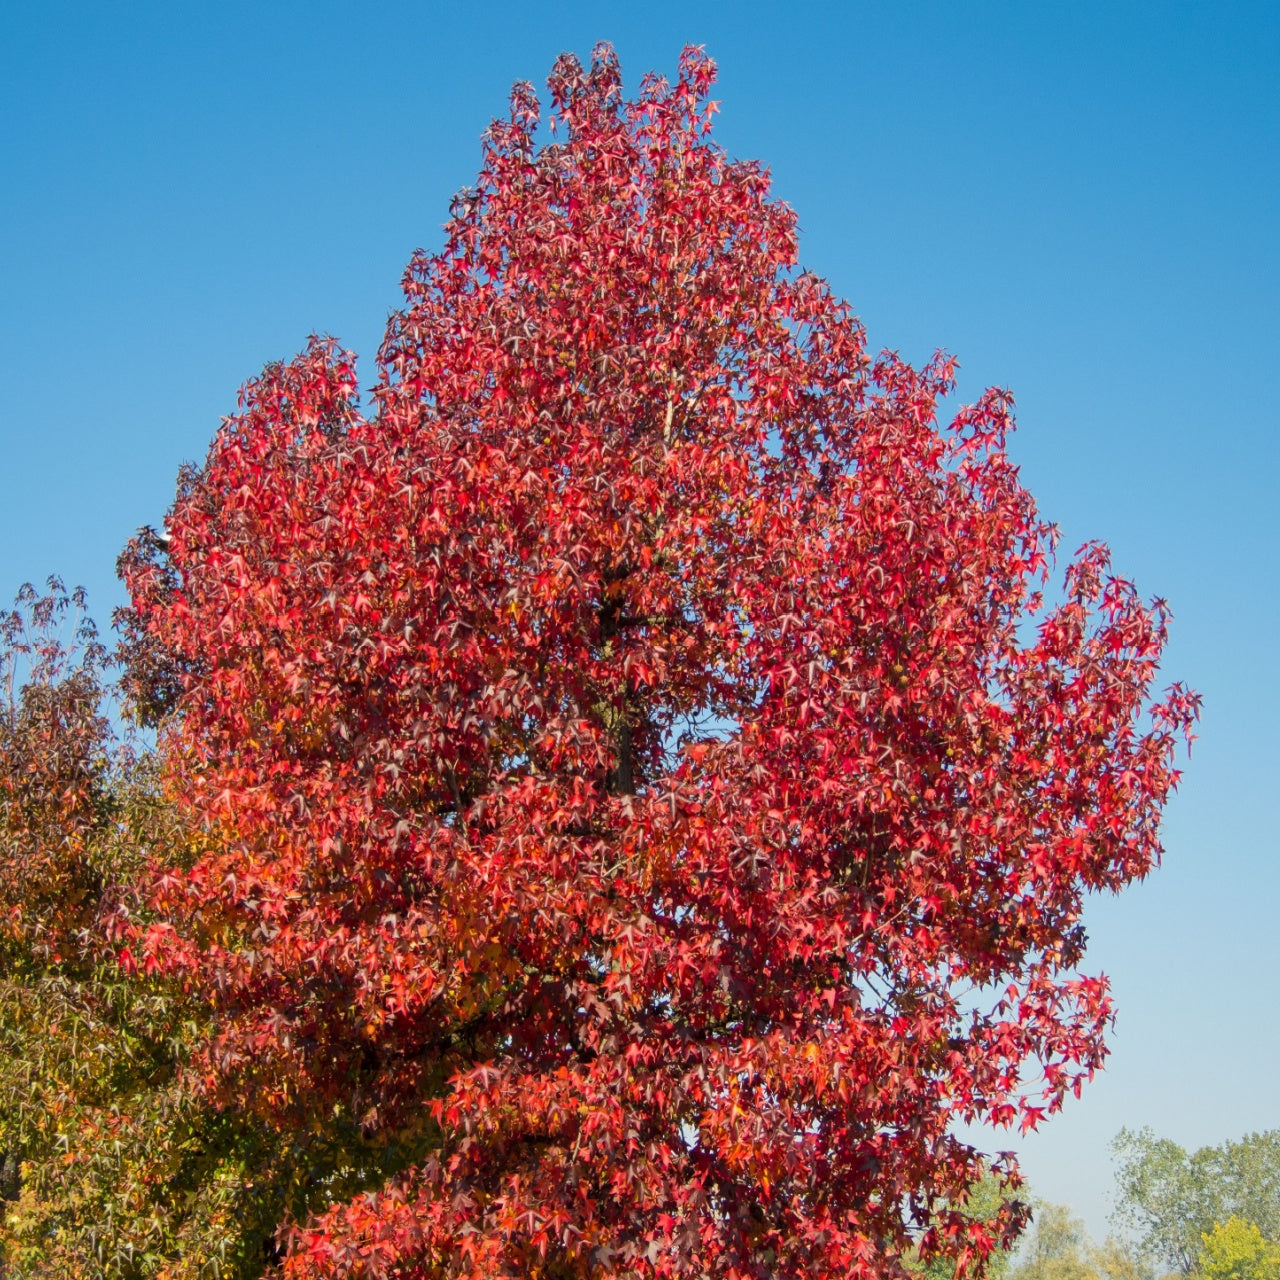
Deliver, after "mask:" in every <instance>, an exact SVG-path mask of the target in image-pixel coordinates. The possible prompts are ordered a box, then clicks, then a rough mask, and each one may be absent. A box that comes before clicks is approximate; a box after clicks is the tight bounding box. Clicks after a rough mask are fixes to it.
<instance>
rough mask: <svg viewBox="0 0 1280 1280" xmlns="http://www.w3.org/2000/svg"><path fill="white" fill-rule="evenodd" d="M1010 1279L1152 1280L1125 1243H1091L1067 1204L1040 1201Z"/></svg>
mask: <svg viewBox="0 0 1280 1280" xmlns="http://www.w3.org/2000/svg"><path fill="white" fill-rule="evenodd" d="M1008 1280H1151V1275H1150V1270H1149V1268H1148V1267H1146V1266H1145V1264H1144V1263H1143V1261H1142V1260H1141V1259H1140V1258H1138V1257H1136V1256H1135V1255H1134V1254H1133V1252H1132V1251H1131V1250H1129V1249H1128V1248H1126V1247H1125V1245H1123V1244H1122V1243H1120V1242H1118V1241H1116V1240H1112V1239H1108V1240H1107V1241H1106V1243H1105V1244H1102V1245H1097V1244H1095V1243H1094V1242H1093V1241H1092V1240H1090V1238H1089V1236H1088V1233H1087V1232H1086V1230H1085V1226H1084V1223H1083V1222H1082V1221H1081V1220H1080V1219H1079V1218H1077V1217H1075V1216H1074V1215H1073V1214H1072V1213H1071V1210H1070V1209H1068V1208H1067V1207H1066V1205H1060V1204H1048V1203H1046V1202H1045V1201H1038V1202H1037V1203H1036V1205H1035V1208H1034V1212H1033V1215H1032V1227H1031V1231H1030V1232H1029V1233H1028V1235H1027V1237H1026V1239H1025V1241H1024V1242H1023V1245H1022V1248H1021V1249H1020V1250H1019V1252H1018V1254H1017V1258H1016V1262H1015V1264H1014V1266H1013V1267H1012V1268H1011V1270H1010V1271H1009V1273H1008Z"/></svg>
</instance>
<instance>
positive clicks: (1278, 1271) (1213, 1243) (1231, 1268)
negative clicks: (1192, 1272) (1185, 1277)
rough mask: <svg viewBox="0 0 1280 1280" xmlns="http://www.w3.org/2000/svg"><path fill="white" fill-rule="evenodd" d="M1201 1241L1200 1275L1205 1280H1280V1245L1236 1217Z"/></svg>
mask: <svg viewBox="0 0 1280 1280" xmlns="http://www.w3.org/2000/svg"><path fill="white" fill-rule="evenodd" d="M1201 1240H1202V1241H1203V1244H1202V1246H1201V1250H1200V1257H1199V1260H1198V1262H1197V1266H1196V1273H1197V1274H1198V1275H1199V1276H1201V1277H1202V1278H1203V1280H1280V1243H1277V1242H1276V1241H1274V1240H1268V1239H1267V1238H1266V1236H1264V1235H1263V1234H1262V1231H1261V1230H1260V1229H1259V1227H1258V1226H1257V1225H1256V1224H1255V1223H1252V1222H1246V1221H1245V1220H1244V1219H1243V1218H1238V1217H1234V1216H1233V1217H1230V1218H1228V1219H1227V1220H1226V1222H1223V1223H1215V1224H1214V1228H1213V1230H1212V1231H1208V1232H1205V1233H1204V1234H1203V1235H1202V1236H1201Z"/></svg>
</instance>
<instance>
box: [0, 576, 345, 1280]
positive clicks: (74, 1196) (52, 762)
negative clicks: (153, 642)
mask: <svg viewBox="0 0 1280 1280" xmlns="http://www.w3.org/2000/svg"><path fill="white" fill-rule="evenodd" d="M110 674H111V671H110V666H109V663H108V661H107V655H106V654H105V652H104V650H103V648H102V646H101V645H100V644H99V642H98V640H97V637H96V634H95V632H94V630H93V628H92V626H91V624H89V623H88V621H87V619H86V618H85V615H84V612H83V600H82V599H81V598H80V596H79V595H78V594H76V593H68V592H66V591H65V590H64V589H63V588H62V585H61V584H60V583H58V582H57V581H53V582H51V584H50V590H49V591H48V593H46V594H45V595H38V594H37V593H36V592H35V591H33V590H32V589H31V588H29V587H27V588H24V589H23V591H22V593H21V594H20V596H19V599H18V601H17V603H16V606H15V608H14V609H13V610H12V611H11V612H9V613H8V614H5V615H2V616H0V687H2V688H3V701H2V702H0V1152H3V1184H2V1185H0V1191H2V1192H3V1203H2V1204H0V1275H12V1276H14V1277H40V1278H41V1280H88V1278H89V1277H108V1276H110V1277H116V1278H118V1280H124V1278H137V1280H141V1277H156V1276H163V1277H167V1278H168V1280H179V1278H180V1277H181V1278H189V1280H195V1277H210V1276H218V1277H221V1278H222V1280H232V1278H234V1277H246V1278H247V1277H251V1276H259V1275H261V1274H262V1273H263V1270H264V1267H266V1266H267V1265H268V1264H269V1263H270V1261H271V1260H272V1258H273V1257H274V1256H275V1252H276V1247H275V1235H276V1229H277V1227H278V1225H279V1223H280V1221H281V1219H282V1218H283V1217H284V1216H286V1215H287V1214H288V1213H289V1212H290V1211H292V1212H294V1213H305V1212H306V1211H307V1209H308V1207H309V1202H308V1201H307V1200H306V1199H305V1197H304V1196H302V1195H300V1193H299V1185H300V1184H301V1185H302V1186H303V1187H306V1186H308V1185H309V1181H310V1177H311V1176H312V1173H311V1171H310V1170H308V1169H307V1168H306V1167H305V1165H304V1166H303V1167H301V1168H299V1167H298V1161H297V1158H296V1153H295V1152H294V1151H293V1150H292V1149H291V1146H290V1144H289V1143H287V1142H284V1143H282V1142H279V1141H272V1140H271V1139H272V1136H273V1135H270V1134H266V1135H264V1134H263V1133H262V1132H261V1131H260V1130H258V1129H256V1128H255V1127H254V1126H253V1125H252V1124H251V1123H248V1122H247V1121H246V1119H245V1117H244V1116H242V1115H239V1114H237V1113H236V1112H235V1111H234V1110H231V1109H227V1108H221V1109H219V1108H215V1107H213V1106H212V1105H211V1104H210V1103H209V1101H208V1100H207V1099H206V1098H204V1097H203V1096H202V1094H201V1092H200V1090H199V1089H198V1088H195V1087H193V1086H194V1083H195V1082H193V1081H192V1080H191V1078H190V1076H189V1073H188V1072H187V1070H186V1068H187V1063H188V1050H189V1048H190V1046H191V1044H192V1043H193V1042H203V1041H204V1040H205V1039H207V1038H208V1037H209V1036H210V1035H212V1034H213V1030H212V1029H211V1028H210V1026H209V1024H208V1002H207V1000H205V999H204V998H203V996H202V993H201V992H200V991H199V990H198V989H196V988H193V987H191V986H188V987H186V988H183V987H182V986H180V985H178V984H174V983H169V982H165V981H163V980H161V979H160V978H159V977H157V976H156V975H152V974H147V973H144V972H142V971H141V970H140V969H139V967H138V966H137V964H136V963H134V960H133V956H132V954H131V951H130V948H129V945H128V944H129V942H130V940H131V939H132V938H133V936H134V935H135V933H136V930H137V929H138V928H139V927H140V926H142V925H144V924H145V922H146V919H147V909H146V901H145V899H146V892H145V891H146V886H147V885H148V884H149V882H150V874H151V869H152V864H153V861H155V860H159V861H160V862H161V863H162V864H163V865H172V864H173V863H174V861H175V859H176V858H178V857H179V856H180V851H181V850H182V849H183V848H184V847H185V846H186V845H187V844H188V843H189V840H190V833H189V832H188V831H186V830H184V828H183V827H182V826H181V825H180V824H179V823H178V821H177V819H176V812H175V810H174V807H173V806H172V805H171V804H169V803H168V801H167V800H166V798H165V796H164V794H163V791H162V789H161V787H160V780H159V777H158V774H157V770H156V762H155V758H154V756H153V755H151V754H149V753H148V752H146V751H145V750H139V749H138V746H137V744H136V743H134V742H133V741H131V740H130V739H129V738H128V737H127V736H124V737H122V736H121V735H120V734H119V733H118V732H117V730H116V729H115V728H113V726H112V714H111V713H112V712H113V711H117V712H118V707H115V706H113V700H112V691H111V681H110ZM351 1150H352V1148H351V1147H350V1146H348V1147H347V1148H346V1149H344V1151H343V1158H344V1159H349V1158H350V1156H351Z"/></svg>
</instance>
